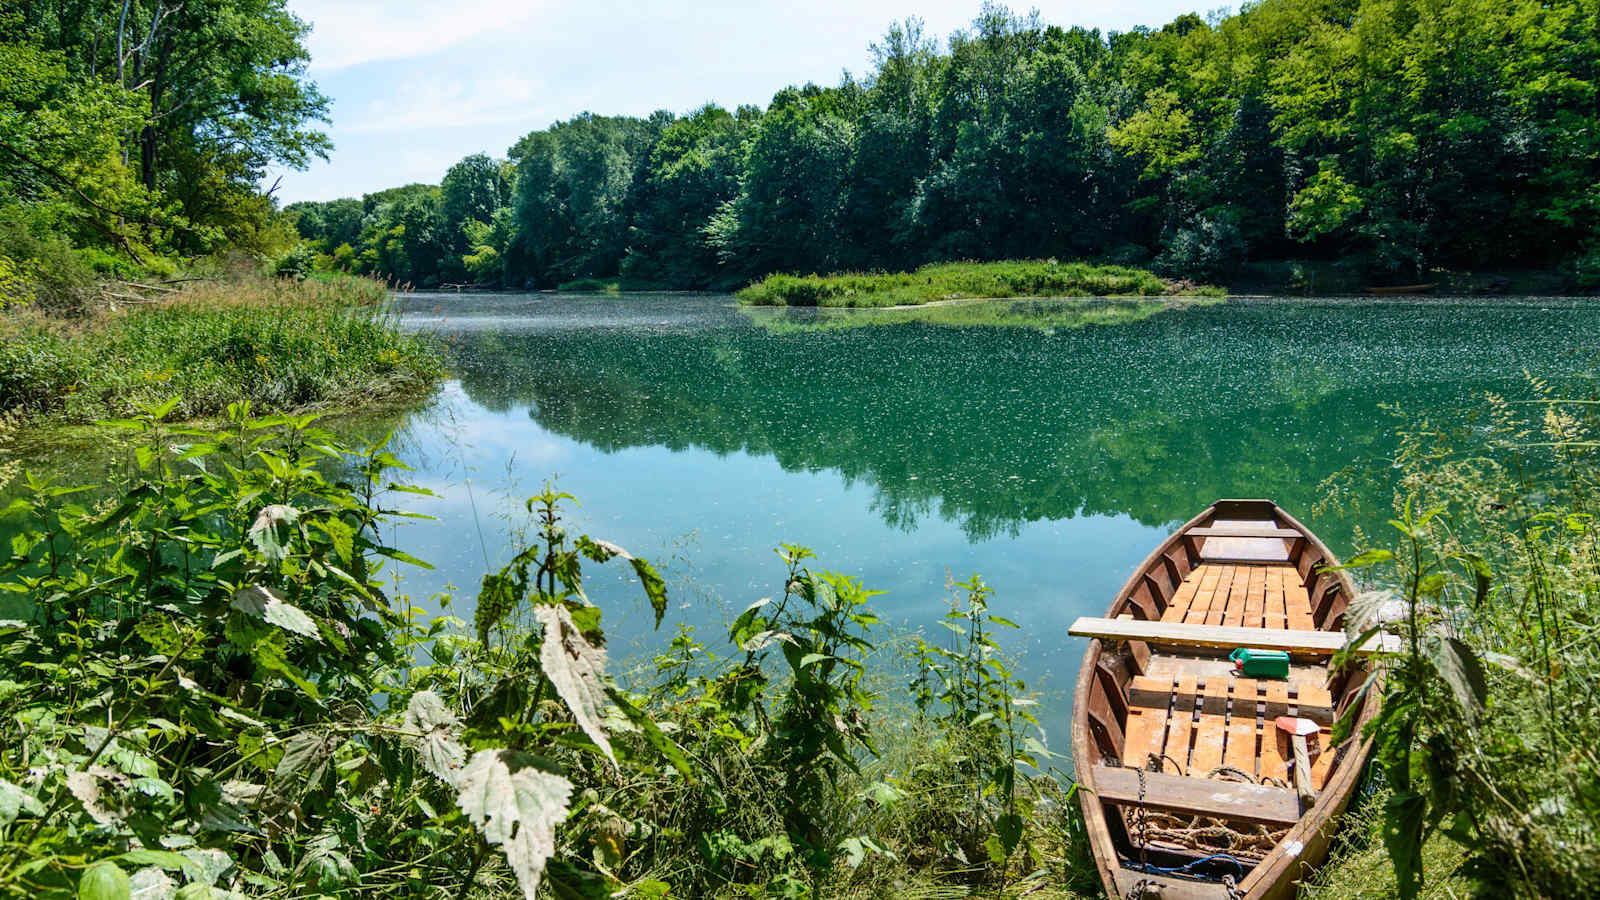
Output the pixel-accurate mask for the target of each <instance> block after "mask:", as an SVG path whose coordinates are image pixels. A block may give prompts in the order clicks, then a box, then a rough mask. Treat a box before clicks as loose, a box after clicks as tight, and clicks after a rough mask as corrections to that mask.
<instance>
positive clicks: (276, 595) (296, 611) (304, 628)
mask: <svg viewBox="0 0 1600 900" xmlns="http://www.w3.org/2000/svg"><path fill="white" fill-rule="evenodd" d="M231 605H232V606H233V608H234V609H237V610H239V611H240V612H242V613H245V614H247V615H251V616H255V617H256V618H258V619H261V620H262V621H265V622H267V623H269V624H272V625H276V626H278V627H279V628H282V629H283V630H285V631H292V632H294V633H295V634H298V635H300V636H302V637H309V638H314V637H316V636H317V623H316V622H315V621H313V620H312V618H311V617H310V616H308V615H306V614H305V612H304V611H302V610H301V609H300V608H299V607H297V606H294V605H292V604H290V603H289V602H288V601H286V600H284V599H283V594H281V593H280V592H279V591H278V590H277V589H276V588H269V587H263V586H261V585H255V584H253V585H250V586H248V587H243V588H240V589H239V590H238V591H237V592H235V593H234V595H233V603H232V604H231Z"/></svg>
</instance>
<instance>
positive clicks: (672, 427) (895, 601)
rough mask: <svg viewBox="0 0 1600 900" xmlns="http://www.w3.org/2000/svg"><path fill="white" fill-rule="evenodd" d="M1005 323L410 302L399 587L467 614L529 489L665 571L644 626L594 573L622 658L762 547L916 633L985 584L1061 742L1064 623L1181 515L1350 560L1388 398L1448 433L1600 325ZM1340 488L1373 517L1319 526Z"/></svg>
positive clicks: (1022, 309)
mask: <svg viewBox="0 0 1600 900" xmlns="http://www.w3.org/2000/svg"><path fill="white" fill-rule="evenodd" d="M1016 309H1017V311H1018V316H1017V317H1018V318H1021V319H1024V320H1026V321H1028V322H1031V323H1032V324H1033V327H1000V328H993V327H991V328H978V327H947V326H942V325H932V324H926V323H917V322H909V323H904V324H896V325H883V324H875V325H872V326H870V327H856V328H852V327H844V326H848V324H849V323H850V322H851V321H853V320H850V319H848V318H845V319H841V318H840V317H838V316H825V317H821V318H818V317H817V315H816V314H815V313H806V312H798V313H796V312H780V313H770V312H766V313H761V314H759V315H754V316H752V315H750V314H747V313H745V312H743V311H741V310H739V309H737V308H735V307H734V306H733V304H732V300H731V298H729V297H726V296H696V295H635V296H625V297H605V296H563V295H552V294H532V295H523V294H518V295H493V294H464V295H455V294H415V295H410V296H407V297H404V298H402V300H401V301H400V304H399V310H400V315H401V317H402V321H403V322H404V323H405V324H406V326H407V327H409V328H416V329H420V330H425V331H429V332H433V333H436V334H438V335H440V336H441V337H442V338H443V339H444V340H445V341H446V343H447V346H448V347H449V353H450V356H451V360H452V368H453V371H454V373H455V377H454V378H453V379H452V380H451V381H449V382H448V383H447V384H446V386H445V387H444V389H443V390H442V392H441V393H440V394H439V395H438V397H437V398H436V399H435V400H434V401H433V402H432V403H431V404H430V405H429V407H428V408H427V409H425V410H423V411H420V412H417V413H415V414H411V415H408V416H406V417H404V419H403V421H402V422H401V423H400V424H399V433H398V443H399V449H400V451H401V455H402V456H404V457H406V458H408V459H410V460H412V461H414V462H415V463H416V464H417V466H418V471H417V473H416V475H417V480H418V481H420V482H421V483H423V484H425V485H426V486H428V487H430V488H432V489H433V490H434V491H436V492H437V493H438V494H439V495H440V499H439V500H436V501H423V502H420V503H418V504H413V505H414V506H415V507H416V508H418V509H420V510H422V511H426V512H428V513H431V514H432V515H433V516H435V517H436V518H435V519H434V520H433V521H429V522H422V523H414V524H407V525H405V526H404V527H403V528H402V531H401V534H400V535H399V540H400V542H401V545H402V546H404V547H405V548H406V549H407V550H409V551H410V552H412V553H414V554H416V555H417V556H420V557H422V558H424V559H427V560H430V561H431V562H432V563H434V564H435V565H436V566H437V569H436V570H434V571H432V572H417V573H413V574H411V575H410V576H409V577H408V582H407V586H408V589H409V591H410V592H411V593H412V595H413V596H414V597H416V598H417V599H418V600H419V601H420V600H422V598H425V597H427V596H429V595H431V594H433V593H434V592H436V591H446V590H451V589H452V587H454V588H456V589H458V591H457V594H458V596H459V597H460V598H461V599H460V600H458V601H457V603H456V605H455V607H454V612H455V613H456V614H457V615H460V616H462V617H463V618H467V619H470V616H471V605H470V598H471V596H472V595H473V594H474V593H475V590H476V585H477V583H478V580H479V578H480V577H481V575H482V573H483V571H484V570H485V566H486V563H487V564H488V565H490V566H495V567H498V566H499V565H501V564H503V563H504V562H505V560H506V559H507V557H508V555H509V550H508V544H507V541H506V538H505V535H506V533H507V531H508V529H510V528H512V527H514V526H515V525H516V524H517V523H519V522H521V521H522V520H523V517H522V515H521V510H522V506H521V502H522V499H523V498H525V497H526V496H527V495H529V494H531V493H534V492H536V491H537V490H538V489H539V487H540V485H541V483H542V482H543V481H544V480H545V479H547V478H552V477H554V478H556V479H557V485H558V487H559V488H560V489H561V490H564V491H567V492H569V493H572V494H575V495H576V496H577V497H579V498H580V499H581V501H582V507H581V508H580V509H577V510H575V525H576V527H579V528H582V529H585V530H587V531H588V532H589V533H591V534H593V535H594V536H596V537H600V538H606V539H610V540H613V541H616V542H617V543H620V544H621V545H623V546H624V547H626V548H628V549H629V550H631V551H632V552H634V553H635V554H638V555H642V556H647V557H649V558H651V559H652V560H654V561H655V562H656V563H657V564H658V565H659V566H660V567H661V568H662V570H663V572H664V574H665V575H666V576H667V580H668V584H669V588H670V589H671V591H672V596H673V604H672V607H671V609H670V610H669V613H668V616H667V620H666V622H665V623H664V624H663V626H662V628H661V631H660V632H659V633H656V632H653V631H652V629H651V627H650V617H649V613H648V609H647V607H646V606H645V604H644V603H643V601H642V600H641V599H639V597H638V596H637V589H636V588H632V587H630V586H629V585H626V584H624V583H623V582H624V581H625V579H624V577H623V576H622V574H621V572H620V571H618V572H617V573H616V574H614V575H612V576H609V577H608V578H601V579H598V580H595V581H593V582H592V583H589V584H588V586H589V587H590V588H591V590H590V595H591V598H592V599H594V600H595V601H596V602H598V603H599V604H600V605H602V606H603V607H605V609H606V623H607V625H608V627H609V629H610V631H611V634H612V638H613V643H612V654H613V657H614V658H625V657H630V656H631V657H633V658H634V659H635V660H639V659H644V658H647V657H648V654H649V653H650V652H651V651H652V650H654V649H657V648H659V647H661V646H663V645H664V644H665V643H666V641H667V640H668V639H669V637H670V635H671V632H672V629H673V628H674V627H675V626H676V625H677V624H679V623H689V624H692V625H694V626H696V627H697V629H698V634H699V636H700V638H701V639H702V640H705V641H706V642H707V643H708V644H710V645H712V646H713V647H715V648H719V649H727V647H728V645H727V644H726V637H725V625H726V623H727V622H728V621H729V620H730V619H731V617H732V616H733V615H735V614H737V612H738V611H739V610H741V609H743V608H744V607H745V606H746V605H748V604H749V603H751V602H753V601H755V600H758V599H760V598H762V597H765V596H770V595H772V594H774V593H775V592H778V591H780V590H781V586H780V584H781V574H782V569H781V564H780V563H779V561H778V559H777V558H776V557H775V556H774V555H773V553H772V548H773V547H775V546H776V545H777V544H778V543H779V542H790V543H798V544H804V545H806V546H809V547H812V548H814V549H815V550H816V551H817V553H818V555H819V557H820V559H819V561H818V564H817V565H818V568H822V569H831V570H836V571H841V572H845V573H848V574H855V575H860V576H861V577H862V578H863V580H864V582H865V583H866V585H868V586H869V587H872V588H876V589H880V590H884V591H887V593H886V594H885V595H884V596H882V597H880V598H878V599H877V601H876V603H875V606H876V608H877V610H878V611H879V612H880V613H881V614H883V615H884V616H885V618H886V619H888V620H889V621H890V622H892V623H893V627H892V628H891V629H890V630H892V631H895V632H899V633H905V632H907V631H909V630H913V629H916V628H929V627H932V626H933V623H934V622H935V620H936V619H937V618H938V617H939V616H940V615H941V614H942V613H943V612H944V611H945V609H946V605H947V602H948V592H947V591H946V589H945V584H946V580H947V578H948V576H949V575H950V574H954V575H955V576H957V577H958V578H964V577H966V576H968V575H970V574H972V573H974V572H976V573H981V574H982V575H983V577H984V579H985V580H986V581H988V582H989V583H990V584H991V585H993V586H994V588H995V591H996V597H995V600H994V603H993V609H994V611H995V612H997V613H998V614H1000V615H1003V616H1005V617H1007V618H1010V619H1012V620H1014V621H1016V622H1018V623H1020V624H1021V625H1022V628H1021V630H1020V631H1019V632H1017V633H1016V634H1015V635H1013V636H1012V638H1011V641H1010V644H1009V648H1010V650H1011V652H1012V653H1014V654H1015V655H1016V656H1017V658H1018V659H1019V660H1020V661H1021V671H1022V673H1023V674H1024V675H1025V676H1026V677H1027V679H1028V681H1029V683H1030V685H1031V686H1035V687H1037V688H1039V689H1040V690H1042V691H1044V692H1045V699H1046V707H1045V708H1046V710H1047V711H1048V718H1049V720H1050V724H1051V727H1050V732H1051V737H1052V738H1053V742H1054V743H1056V744H1057V748H1058V749H1061V750H1065V746H1064V743H1063V741H1064V738H1065V735H1066V734H1067V731H1066V727H1065V721H1064V716H1065V711H1066V697H1067V695H1068V694H1069V693H1070V691H1071V686H1072V682H1073V679H1074V677H1075V675H1076V670H1077V665H1078V660H1079V657H1080V655H1081V653H1082V643H1081V642H1080V641H1078V640H1075V639H1072V638H1069V637H1068V636H1067V635H1066V629H1067V626H1068V624H1069V623H1070V622H1071V621H1072V619H1073V618H1075V617H1077V616H1079V615H1086V614H1087V615H1097V614H1100V613H1101V612H1102V611H1103V610H1104V609H1105V607H1106V605H1107V603H1108V601H1109V600H1110V599H1111V597H1112V596H1113V595H1114V594H1115V593H1116V591H1117V590H1118V588H1119V587H1120V586H1121V584H1122V582H1123V581H1124V580H1125V579H1126V578H1127V577H1128V575H1129V574H1130V573H1131V571H1132V570H1133V568H1134V566H1135V565H1136V564H1137V563H1138V562H1139V561H1140V560H1141V559H1143V557H1144V556H1145V554H1146V553H1148V552H1149V550H1150V548H1151V547H1152V546H1154V544H1155V543H1156V542H1157V541H1159V540H1160V539H1161V538H1162V537H1164V536H1165V535H1166V534H1167V533H1169V532H1170V530H1171V528H1172V526H1173V525H1174V524H1175V523H1178V522H1181V521H1183V520H1185V519H1187V518H1189V517H1190V516H1192V515H1193V514H1194V513H1196V512H1197V511H1199V510H1200V509H1201V508H1203V507H1204V506H1206V505H1207V504H1209V503H1210V502H1212V501H1213V500H1215V499H1217V498H1219V497H1270V498H1272V499H1275V500H1277V501H1278V502H1279V503H1280V504H1281V505H1283V506H1284V507H1285V508H1287V509H1288V510H1289V511H1291V512H1292V513H1293V514H1295V515H1296V516H1298V517H1300V518H1301V519H1302V521H1304V522H1306V523H1307V524H1308V525H1310V526H1311V527H1312V528H1313V529H1314V530H1316V531H1317V532H1318V533H1319V534H1320V535H1322V536H1323V538H1324V539H1325V540H1326V541H1327V542H1328V543H1329V545H1330V546H1331V547H1332V548H1333V549H1334V550H1335V552H1336V553H1339V554H1340V555H1343V556H1348V555H1351V554H1352V553H1353V552H1354V550H1355V549H1356V548H1355V547H1354V546H1353V544H1354V540H1355V538H1354V535H1355V534H1356V528H1357V526H1358V525H1359V526H1361V527H1363V528H1366V529H1367V530H1368V532H1369V533H1381V532H1379V531H1378V530H1377V529H1378V528H1380V527H1381V525H1379V524H1377V523H1381V522H1382V521H1383V520H1384V519H1386V518H1387V517H1388V503H1389V500H1390V496H1389V485H1390V475H1389V471H1388V468H1387V466H1386V464H1385V461H1386V459H1387V458H1388V455H1389V454H1390V452H1391V451H1392V450H1393V448H1394V446H1395V438H1394V435H1393V428H1394V427H1395V424H1396V421H1397V420H1396V419H1395V418H1394V417H1393V416H1392V415H1391V414H1390V413H1389V412H1386V411H1385V410H1384V409H1382V408H1380V407H1381V406H1382V405H1384V404H1390V405H1397V406H1399V407H1400V408H1402V409H1404V410H1406V411H1408V412H1410V413H1416V414H1422V413H1426V414H1430V415H1434V416H1437V417H1446V418H1448V417H1454V416H1456V415H1458V414H1460V413H1461V412H1463V411H1466V410H1470V409H1473V408H1475V407H1477V406H1479V405H1480V401H1481V399H1482V397H1483V395H1484V393H1485V392H1486V391H1491V390H1492V391H1500V392H1503V393H1506V394H1508V395H1511V396H1512V397H1518V396H1525V395H1527V394H1528V389H1527V387H1526V380H1525V376H1524V374H1523V372H1524V369H1529V370H1533V371H1536V372H1537V373H1538V374H1541V375H1545V376H1553V377H1556V378H1558V379H1560V378H1566V377H1574V378H1576V377H1580V376H1582V375H1584V374H1585V373H1588V372H1590V371H1592V369H1593V365H1592V363H1593V361H1594V357H1593V352H1594V347H1593V345H1594V337H1595V335H1597V334H1600V303H1596V302H1594V301H1589V300H1558V299H1537V298H1517V299H1510V298H1496V299H1484V300H1455V299H1439V300H1432V299H1427V300H1404V299H1401V300H1396V299H1385V300H1382V301H1381V302H1379V301H1369V300H1365V299H1327V300H1270V301H1265V300H1263V301H1251V300H1232V301H1228V302H1224V303H1217V304H1210V305H1188V304H1174V305H1170V306H1168V305H1162V304H1150V303H1142V304H1122V305H1119V304H1115V303H1105V302H1098V303H1096V302H1093V301H1060V302H1057V303H1054V304H1041V303H1028V304H1024V305H1019V306H1018V307H1016ZM1084 322H1094V323H1096V324H1083V323H1084ZM1343 471H1348V472H1351V473H1353V474H1354V475H1355V476H1356V477H1357V478H1358V479H1359V483H1361V484H1364V485H1366V486H1367V496H1368V497H1369V502H1368V503H1367V505H1366V506H1365V507H1364V508H1363V509H1359V510H1353V509H1348V508H1343V507H1337V506H1335V507H1331V508H1328V509H1325V510H1321V511H1318V512H1314V511H1313V507H1314V505H1315V504H1316V503H1317V501H1318V500H1319V499H1321V498H1322V497H1323V495H1324V491H1323V490H1322V488H1321V487H1320V485H1321V483H1322V482H1323V481H1324V480H1325V479H1327V478H1328V477H1329V476H1332V475H1334V474H1336V473H1340V472H1343Z"/></svg>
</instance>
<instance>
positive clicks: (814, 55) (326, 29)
mask: <svg viewBox="0 0 1600 900" xmlns="http://www.w3.org/2000/svg"><path fill="white" fill-rule="evenodd" d="M979 5H980V0H916V2H913V0H776V2H773V0H751V2H745V3H738V2H731V0H701V2H696V3H684V2H641V0H578V2H574V0H448V2H438V0H426V2H425V0H397V2H395V0H391V2H376V0H288V6H289V9H290V11H291V12H293V13H294V14H295V15H297V16H299V17H300V18H302V19H304V20H306V21H307V22H310V23H311V25H312V32H311V36H310V38H309V40H308V47H309V49H310V51H311V58H312V62H311V67H310V77H311V78H312V80H314V81H315V82H316V83H317V85H318V86H319V88H320V89H321V90H322V92H323V93H324V94H326V95H327V96H328V97H330V98H331V99H332V101H333V103H332V111H331V112H332V115H331V118H332V120H333V121H332V124H330V125H326V126H323V128H324V130H326V131H327V133H328V135H329V137H331V138H332V140H333V143H334V150H333V152H332V153H331V154H330V158H329V160H328V161H327V162H321V161H317V162H315V163H313V164H312V166H311V167H310V168H309V169H308V170H307V171H304V172H297V171H292V170H291V171H274V172H271V173H269V175H268V176H267V179H266V184H268V185H269V186H270V185H271V184H272V183H273V182H274V181H275V180H276V179H278V178H279V177H280V176H281V177H282V181H281V182H279V183H278V187H277V191H276V194H275V196H276V197H277V198H278V199H279V200H280V201H281V202H283V203H293V202H296V201H299V200H331V199H334V198H336V197H358V196H360V195H362V194H364V193H368V192H370V191H376V190H382V189H383V188H389V187H396V186H398V185H402V184H409V183H412V182H418V181H420V182H428V183H432V184H437V183H438V182H439V180H440V179H441V178H443V177H444V173H445V170H446V169H448V168H449V167H450V166H451V165H453V164H455V163H456V162H457V161H459V160H460V159H461V158H462V157H464V156H467V155H469V154H472V153H480V152H482V153H489V154H492V155H494V156H504V155H505V153H506V150H507V148H509V147H510V146H511V145H512V144H513V143H515V142H516V141H517V139H518V138H520V137H522V136H523V135H524V134H527V133H528V132H530V131H535V130H538V129H541V128H546V127H548V126H549V125H551V124H552V123H554V122H557V121H560V120H562V119H568V118H571V117H572V116H575V115H577V114H579V113H582V112H586V111H587V112H594V113H600V114H604V115H637V116H644V115H648V114H650V113H651V112H653V111H654V110H657V109H667V110H672V111H673V112H680V113H681V112H686V111H688V110H692V109H695V108H697V107H699V106H702V105H704V104H706V103H709V102H715V103H718V104H721V105H722V106H725V107H728V108H730V109H732V108H734V107H736V106H739V105H740V104H745V103H751V104H756V105H760V106H765V105H766V104H767V102H768V101H769V100H770V99H771V98H772V95H773V94H774V93H776V92H777V91H778V90H780V89H782V88H784V87H786V86H788V85H797V84H805V83H806V82H816V83H817V84H823V85H832V84H837V83H838V81H839V77H840V75H841V73H843V72H844V71H846V70H849V71H850V72H853V73H857V74H860V73H865V72H866V71H868V69H869V68H870V65H871V52H870V50H869V47H870V45H871V44H872V43H873V41H875V40H877V39H878V38H880V37H881V36H882V35H883V33H884V30H885V29H886V28H887V27H888V25H889V23H891V22H894V21H897V20H900V19H904V18H905V17H907V16H918V17H920V18H921V19H922V20H923V22H924V23H925V29H926V32H927V33H928V34H929V35H931V36H934V37H936V38H937V39H939V41H940V43H941V44H942V43H943V41H944V39H945V38H946V37H948V36H949V35H950V33H952V32H954V31H956V30H957V29H960V28H963V27H965V26H966V25H967V24H969V23H970V22H971V20H972V18H973V16H974V15H976V13H977V11H978V7H979ZM1013 8H1016V9H1021V10H1026V9H1027V8H1028V7H1026V6H1024V5H1022V4H1020V3H1019V4H1014V5H1013ZM1038 9H1039V13H1040V16H1041V17H1042V18H1043V19H1044V21H1045V22H1046V23H1048V24H1052V25H1062V26H1073V25H1082V26H1084V27H1092V28H1100V29H1102V30H1107V31H1110V30H1115V31H1126V30H1128V29H1130V28H1133V27H1135V26H1138V25H1149V26H1159V25H1162V24H1164V23H1166V22H1170V21H1171V20H1172V19H1173V18H1175V17H1176V16H1178V15H1181V14H1182V13H1185V12H1192V11H1195V10H1196V4H1195V3H1194V2H1193V0H1077V2H1070V3H1062V2H1056V3H1046V4H1043V5H1040V6H1039V7H1038Z"/></svg>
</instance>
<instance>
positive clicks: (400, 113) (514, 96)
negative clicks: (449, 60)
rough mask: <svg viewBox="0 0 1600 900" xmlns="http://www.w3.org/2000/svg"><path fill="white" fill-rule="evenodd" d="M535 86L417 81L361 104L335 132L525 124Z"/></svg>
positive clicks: (500, 80)
mask: <svg viewBox="0 0 1600 900" xmlns="http://www.w3.org/2000/svg"><path fill="white" fill-rule="evenodd" d="M539 86H540V85H539V84H538V82H535V81H533V80H532V79H528V78H523V77H521V76H518V75H514V74H509V73H495V74H490V75H487V76H482V77H476V78H471V79H470V80H447V81H439V80H434V79H427V78H416V79H413V80H411V81H410V82H409V83H406V84H402V85H399V86H397V88H396V89H395V90H394V91H392V92H390V93H388V94H386V95H384V96H382V97H378V98H376V99H374V100H371V101H369V102H367V103H366V104H365V105H363V106H362V107H361V109H360V111H359V112H358V113H357V114H356V115H355V116H353V117H352V118H351V119H350V120H349V122H348V124H345V125H343V126H341V128H340V130H341V131H342V132H344V133H346V134H373V133H380V132H389V131H405V132H411V133H415V132H418V131H422V130H427V129H433V130H441V129H446V128H463V127H466V126H469V125H488V124H493V123H496V122H507V121H530V120H532V119H533V118H534V117H535V116H536V114H537V110H536V109H535V108H534V106H533V102H534V98H535V95H536V93H537V91H538V89H539Z"/></svg>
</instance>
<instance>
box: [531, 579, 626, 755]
mask: <svg viewBox="0 0 1600 900" xmlns="http://www.w3.org/2000/svg"><path fill="white" fill-rule="evenodd" d="M533 614H534V617H535V618H537V619H538V620H539V624H541V625H543V626H544V642H543V644H542V645H541V646H540V648H539V665H540V667H541V668H543V669H544V674H545V677H546V678H549V679H550V683H551V684H553V685H555V689H556V693H557V694H560V695H561V699H562V701H564V702H565V703H566V704H567V709H569V710H571V711H572V717H573V719H574V720H576V721H577V723H578V727H579V728H582V729H583V732H584V734H587V735H588V736H589V738H590V739H591V740H593V741H594V742H595V743H596V744H597V745H599V747H600V749H601V750H602V751H604V752H605V755H606V758H608V759H610V760H611V764H612V765H616V762H617V758H616V756H615V755H614V754H613V753H612V752H611V741H610V740H609V739H607V737H606V733H605V729H604V728H602V727H601V725H600V720H601V718H602V717H603V716H604V715H605V708H606V688H605V682H604V678H605V669H606V651H605V650H604V649H602V648H600V647H596V646H594V645H593V644H590V643H589V642H588V641H587V640H585V639H584V637H583V633H582V632H581V631H579V630H578V627H577V625H576V624H574V623H573V621H572V614H571V613H569V612H567V608H566V607H565V606H561V605H543V606H536V607H534V608H533Z"/></svg>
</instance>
